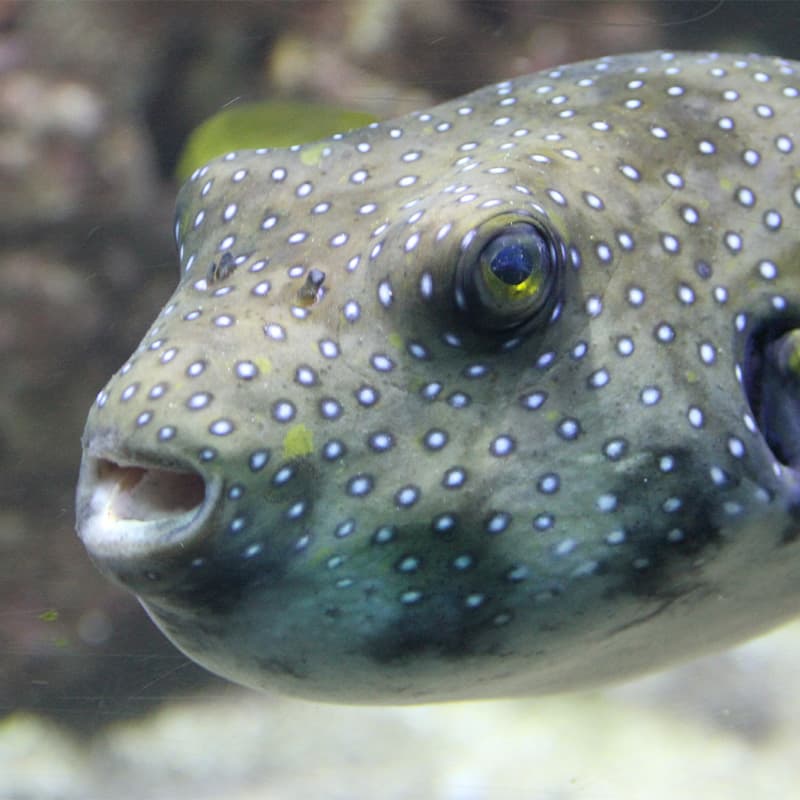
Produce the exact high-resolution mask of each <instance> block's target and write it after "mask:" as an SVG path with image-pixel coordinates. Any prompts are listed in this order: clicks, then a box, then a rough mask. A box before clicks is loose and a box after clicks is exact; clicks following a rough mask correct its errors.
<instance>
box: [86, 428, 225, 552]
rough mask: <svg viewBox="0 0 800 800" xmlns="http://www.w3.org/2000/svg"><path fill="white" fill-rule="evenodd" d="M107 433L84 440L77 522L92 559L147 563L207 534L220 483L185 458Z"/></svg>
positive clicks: (184, 546)
mask: <svg viewBox="0 0 800 800" xmlns="http://www.w3.org/2000/svg"><path fill="white" fill-rule="evenodd" d="M115 438H116V437H115V436H114V435H113V434H102V433H101V434H98V435H95V436H93V437H92V438H90V439H89V440H88V441H87V442H86V443H85V446H84V455H83V459H82V461H81V468H80V476H79V478H78V487H77V492H76V528H77V532H78V536H79V537H80V539H81V541H82V542H83V544H84V546H85V547H86V549H87V551H88V552H89V555H90V556H91V557H92V559H93V560H94V561H96V562H98V563H99V564H101V565H102V564H109V565H110V564H114V563H120V562H123V561H124V562H133V561H147V560H150V559H152V558H154V557H158V558H162V557H164V556H166V555H169V554H171V553H183V554H185V553H186V548H187V546H188V545H189V544H190V543H191V544H195V543H196V542H197V541H198V540H199V539H202V538H205V536H208V535H210V534H211V533H212V532H213V530H212V528H213V526H211V525H210V524H209V523H210V521H211V519H212V517H213V515H214V513H215V511H216V510H217V509H218V507H219V505H220V500H221V497H222V488H223V481H222V479H221V478H220V477H219V476H217V475H213V474H207V473H204V472H201V471H200V470H199V469H197V467H196V466H195V465H192V464H191V463H189V462H187V461H184V460H180V459H171V458H169V459H168V458H154V457H153V456H152V455H151V454H141V453H136V452H132V451H129V450H127V449H125V448H121V447H115V446H114V439H115Z"/></svg>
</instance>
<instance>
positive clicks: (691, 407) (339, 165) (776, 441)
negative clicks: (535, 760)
mask: <svg viewBox="0 0 800 800" xmlns="http://www.w3.org/2000/svg"><path fill="white" fill-rule="evenodd" d="M798 131H800V64H798V63H796V62H791V61H787V60H782V59H778V58H766V57H760V56H755V55H735V54H717V53H708V54H696V53H670V52H655V53H645V54H634V55H623V56H614V57H609V58H602V59H599V60H595V61H587V62H583V63H579V64H573V65H569V66H563V67H558V68H556V69H550V70H547V71H544V72H540V73H537V74H534V75H529V76H526V77H520V78H515V79H513V80H508V81H504V82H502V83H498V84H496V85H493V86H489V87H486V88H484V89H481V90H478V91H475V92H473V93H471V94H467V95H466V96H464V97H461V98H458V99H455V100H451V101H449V102H446V103H444V104H442V105H438V106H436V107H435V108H432V109H430V110H429V111H424V112H417V113H413V114H410V115H408V116H405V117H402V118H400V119H395V120H390V121H385V122H379V123H373V124H370V125H367V126H366V127H364V128H361V129H358V130H352V131H350V132H348V133H344V134H337V135H333V136H331V137H329V138H327V139H324V140H322V141H315V142H313V143H310V144H303V145H297V146H292V147H288V148H281V149H270V148H267V147H261V148H258V149H251V150H234V151H231V152H227V153H225V154H224V155H221V156H220V157H218V158H215V159H214V160H212V161H211V162H210V163H208V164H206V165H204V166H201V167H198V168H197V169H195V170H194V171H193V173H192V174H191V176H190V177H189V178H188V180H187V181H186V183H185V185H184V186H183V188H182V189H181V191H180V195H179V198H178V203H177V216H176V223H175V238H176V241H177V249H178V254H179V262H180V280H179V284H178V288H177V289H176V291H175V293H174V295H173V296H172V297H171V298H170V299H169V301H168V302H167V304H166V306H165V307H164V308H163V310H162V311H161V313H160V314H159V315H158V317H157V319H156V320H155V322H154V323H153V325H152V327H151V328H150V330H149V331H148V332H147V334H146V335H145V337H144V339H143V340H142V343H141V344H140V345H139V347H138V349H137V350H136V352H135V353H134V354H133V355H132V356H131V357H130V359H129V360H128V361H127V362H126V363H125V364H124V365H123V367H122V368H121V369H120V370H119V372H117V374H116V375H114V376H113V377H112V378H111V380H110V382H109V383H108V385H107V386H106V387H105V388H104V389H103V390H102V391H101V392H100V394H99V396H98V397H97V400H96V402H95V403H94V405H93V407H92V409H91V412H90V414H89V418H88V422H87V424H86V430H85V433H84V436H83V462H82V466H81V474H80V481H79V485H78V490H77V524H78V532H79V534H80V537H81V538H82V540H83V542H84V544H85V546H86V548H87V550H88V552H89V555H90V556H91V558H92V559H93V560H94V562H95V563H96V564H97V566H98V567H99V568H100V570H101V571H102V572H103V573H105V574H106V575H107V576H109V577H110V578H111V579H112V580H114V581H116V582H117V583H118V584H120V585H121V586H123V587H125V588H127V589H128V590H130V591H131V592H133V593H135V594H136V595H137V596H138V597H139V599H140V600H141V602H142V604H143V605H144V607H145V609H146V610H147V612H148V613H149V615H150V616H151V617H152V619H153V620H154V621H155V623H156V624H157V625H158V626H159V627H160V628H161V630H162V631H163V632H164V633H165V634H166V635H167V636H168V637H169V638H170V639H171V640H172V641H173V642H174V643H175V644H176V645H177V646H178V647H179V648H180V649H181V650H182V651H183V652H184V653H186V654H187V655H188V656H189V657H191V658H192V659H194V660H195V661H197V662H198V663H200V664H202V665H204V666H205V667H206V668H208V669H209V670H211V671H213V672H215V673H217V674H219V675H222V676H225V677H227V678H229V679H230V680H232V681H236V682H239V683H241V684H244V685H246V686H250V687H254V688H260V689H270V690H272V689H275V690H279V691H282V692H286V693H289V694H293V695H299V696H303V697H308V698H316V699H319V700H327V701H333V702H347V703H420V702H432V701H442V700H452V699H459V698H461V699H470V698H484V697H507V696H516V695H532V694H541V693H550V692H559V691H566V690H572V689H577V688H586V687H592V686H597V685H600V684H604V683H608V682H611V681H619V680H622V679H625V678H627V677H630V676H633V675H637V674H639V673H642V672H645V671H648V670H653V669H657V668H661V667H664V666H666V665H669V664H671V663H673V662H676V661H679V660H682V659H687V658H689V657H692V656H695V655H698V654H702V653H705V652H707V651H709V650H712V649H715V648H721V647H724V646H726V645H728V644H730V643H733V642H736V641H739V640H742V639H744V638H746V637H749V636H752V635H755V634H756V633H759V632H761V631H764V630H766V629H768V628H770V627H772V626H774V625H776V624H778V623H780V622H782V621H784V620H786V619H788V618H790V617H791V616H792V615H795V614H796V613H797V612H798V610H800V539H799V537H798V534H800V511H799V506H798V500H800V477H799V473H798V470H799V469H800V243H799V240H800V235H799V234H798V231H800V225H799V224H798V223H800V161H799V160H798V156H797V151H796V150H795V145H794V138H795V137H796V136H797V132H798Z"/></svg>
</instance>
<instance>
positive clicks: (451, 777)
mask: <svg viewBox="0 0 800 800" xmlns="http://www.w3.org/2000/svg"><path fill="white" fill-rule="evenodd" d="M799 27H800V4H798V3H794V2H759V3H752V2H677V3H676V2H536V0H525V1H522V0H509V1H508V2H506V1H505V0H483V1H476V2H472V1H471V0H394V1H392V0H349V1H348V0H340V1H334V0H327V1H326V0H319V1H318V2H311V1H310V0H309V1H306V0H293V1H292V0H289V1H286V2H278V1H275V2H216V3H211V2H158V3H155V2H121V1H120V2H110V1H109V2H81V1H80V0H77V1H75V0H63V1H62V2H56V1H55V0H53V1H52V2H13V0H11V1H10V2H9V0H0V209H2V213H0V364H1V365H2V379H1V380H0V474H1V475H2V480H0V800H28V799H30V800H40V799H41V800H44V799H45V798H47V799H49V798H54V799H55V798H59V800H72V798H75V799H76V800H78V798H80V799H81V800H95V798H97V799H98V800H99V798H107V797H109V796H112V795H113V796H115V797H116V798H118V800H127V799H128V798H132V799H133V798H165V799H166V798H170V800H179V799H180V798H183V797H187V798H188V797H192V798H201V799H202V798H225V799H226V800H244V799H245V798H279V799H280V800H283V798H312V797H313V798H325V799H327V798H432V799H438V798H443V799H444V800H482V798H501V799H502V798H519V797H525V798H542V799H543V800H545V799H546V800H556V799H557V800H572V798H595V797H615V798H628V797H630V798H636V797H648V798H661V797H665V798H666V797H674V796H675V795H676V794H679V793H682V794H687V795H691V796H696V797H703V798H717V797H719V798H723V797H724V798H736V797H748V798H752V797H754V796H755V797H790V796H793V793H795V792H796V788H795V787H796V785H797V784H798V782H799V781H800V767H798V766H797V765H798V764H799V763H800V715H799V714H798V713H797V708H798V705H797V704H798V699H799V698H800V669H799V668H800V625H798V624H797V623H796V624H794V625H790V626H788V627H785V628H784V629H782V630H781V631H778V632H777V633H774V634H772V635H770V636H768V637H764V638H762V639H759V640H757V641H755V642H752V643H749V644H747V645H744V646H743V647H740V648H737V649H736V650H732V651H729V652H727V653H723V654H720V655H718V656H714V657H710V658H707V659H703V660H701V661H697V662H694V663H691V664H688V665H686V666H684V667H681V668H679V669H676V670H672V671H669V672H665V673H662V674H659V675H656V676H652V677H649V678H647V679H643V680H640V681H637V682H635V683H631V684H627V685H625V686H621V687H617V688H614V689H610V690H607V691H603V692H592V693H584V694H578V695H566V696H563V697H556V698H533V699H530V700H513V701H504V702H492V703H488V702H480V703H463V704H451V705H443V706H426V707H420V708H405V709H393V708H345V707H337V706H325V705H319V704H314V703H307V702H302V701H296V700H289V699H286V698H283V697H278V696H267V695H258V694H255V693H252V692H246V691H245V690H242V689H238V688H236V687H233V686H230V685H229V684H227V683H224V682H222V681H220V680H218V679H216V678H214V677H213V676H212V675H209V674H208V673H206V672H205V671H203V670H201V669H200V668H199V667H196V666H195V665H194V664H192V663H190V662H189V661H187V659H186V658H184V657H183V656H182V655H181V654H180V653H178V652H177V651H176V650H175V649H174V648H173V647H172V646H171V645H170V644H169V643H168V642H167V641H166V639H164V638H163V637H162V636H161V635H160V634H159V633H158V631H157V630H156V629H155V627H154V626H153V625H152V624H151V623H150V621H149V620H148V619H147V617H146V615H145V614H144V612H143V611H142V609H141V608H140V607H139V606H138V604H137V603H136V601H135V600H134V599H133V598H132V597H131V596H129V595H128V594H126V593H123V592H122V591H120V590H117V589H115V588H114V587H113V586H111V585H110V584H108V583H107V582H106V581H105V580H104V579H103V578H102V577H101V576H100V575H99V573H97V572H96V571H95V569H94V568H93V567H92V565H91V563H90V562H89V560H88V558H87V557H86V555H85V552H84V550H83V547H82V546H81V544H80V542H79V541H78V539H77V537H76V535H75V533H74V506H73V492H74V485H75V480H76V477H77V467H78V463H79V458H80V441H79V439H80V433H81V429H82V427H83V422H84V419H85V416H86V412H87V410H88V408H89V405H90V403H91V402H92V400H93V399H94V397H95V395H96V393H97V391H98V389H99V388H100V387H101V386H102V385H103V384H104V383H105V381H106V380H107V378H108V377H109V376H110V375H111V373H112V372H113V371H114V370H116V369H117V368H118V367H119V365H120V364H121V363H122V362H123V361H124V359H125V358H126V357H127V355H128V354H129V353H130V352H131V351H132V350H133V348H134V347H135V345H136V343H137V342H138V341H139V339H140V337H141V335H142V333H143V332H144V331H145V329H146V328H147V326H148V324H149V322H150V321H151V319H152V318H153V316H154V315H155V313H156V311H157V310H158V309H159V308H160V307H161V305H162V304H163V302H164V300H165V299H166V298H167V297H168V295H169V294H170V293H171V291H172V289H173V288H174V285H175V283H176V281H177V260H176V256H175V253H174V244H173V240H172V233H171V230H172V215H173V204H174V199H175V194H176V191H177V188H178V185H177V182H176V180H175V179H174V177H173V176H174V171H175V168H176V164H177V161H178V156H179V153H180V150H181V146H182V144H183V142H184V141H185V139H186V136H187V135H188V134H189V133H190V132H191V131H192V129H193V128H195V127H196V126H197V125H198V124H199V123H201V122H202V121H203V120H204V119H205V118H207V117H208V116H210V115H211V114H213V113H214V112H216V111H218V110H219V109H220V108H222V107H224V106H225V105H227V104H230V103H232V102H236V101H240V100H259V99H265V98H270V99H273V98H282V99H292V100H298V99H299V100H303V101H307V102H311V103H325V104H331V103H333V104H336V105H341V106H344V107H347V108H352V109H354V110H361V111H365V112H368V113H372V114H375V115H376V116H378V117H380V118H388V117H391V116H396V115H399V114H404V113H407V112H408V111H411V110H413V109H417V108H424V107H425V106H428V105H430V104H432V103H433V102H435V101H439V100H443V99H447V98H450V97H454V96H457V95H460V94H463V93H464V92H467V91H469V90H471V89H473V88H476V87H478V86H481V85H484V84H487V83H490V82H492V81H496V80H500V79H503V78H508V77H512V76H514V75H519V74H524V73H527V72H533V71H536V70H539V69H544V68H547V67H550V66H555V65H556V64H559V63H564V62H569V61H575V60H580V59H584V58H592V57H597V56H601V55H605V54H609V53H619V52H626V51H636V50H649V49H654V48H674V49H724V50H734V51H757V52H763V53H767V54H775V55H781V56H785V57H788V58H799V57H800V43H799V40H798V37H797V31H798V29H799Z"/></svg>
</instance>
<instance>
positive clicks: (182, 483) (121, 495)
mask: <svg viewBox="0 0 800 800" xmlns="http://www.w3.org/2000/svg"><path fill="white" fill-rule="evenodd" d="M95 491H99V492H100V493H101V494H104V495H105V496H107V497H108V504H107V506H106V508H107V513H108V514H110V515H111V516H113V517H114V518H115V519H120V520H140V521H143V522H146V521H152V520H157V519H163V518H165V517H173V516H175V515H177V514H183V513H185V512H187V511H190V510H191V509H193V508H197V507H198V506H200V505H201V504H202V503H203V500H204V499H205V496H206V485H205V481H204V480H203V478H202V477H201V476H200V475H199V474H198V473H196V472H188V471H183V470H169V469H160V468H155V467H137V466H122V465H120V464H117V463H115V462H114V461H110V460H109V459H105V458H100V459H97V461H96V463H95Z"/></svg>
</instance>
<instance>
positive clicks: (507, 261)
mask: <svg viewBox="0 0 800 800" xmlns="http://www.w3.org/2000/svg"><path fill="white" fill-rule="evenodd" d="M489 267H490V269H491V270H492V272H493V273H494V275H495V276H496V277H497V278H499V279H500V280H501V281H503V283H507V284H508V285H509V286H516V285H518V284H520V283H522V282H523V281H524V280H526V279H527V278H529V277H530V275H531V273H532V272H533V269H534V264H533V259H532V258H531V253H530V252H529V251H528V250H526V249H525V248H524V247H523V246H522V245H521V244H520V243H519V242H517V241H513V242H511V243H510V244H507V245H503V246H502V247H501V249H500V250H499V251H498V252H497V253H496V254H495V255H494V257H493V258H492V260H491V261H490V262H489Z"/></svg>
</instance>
